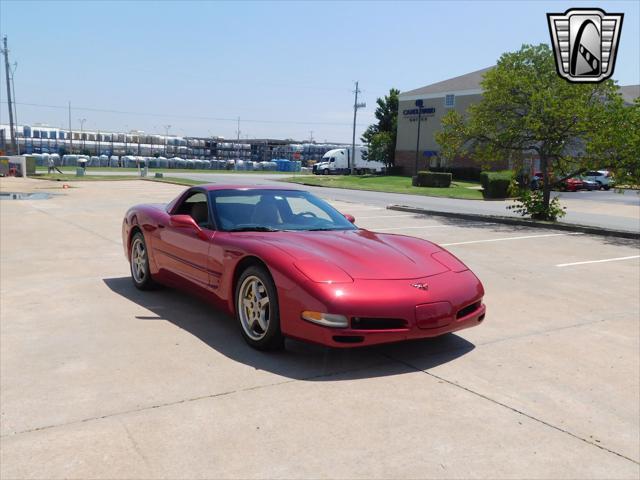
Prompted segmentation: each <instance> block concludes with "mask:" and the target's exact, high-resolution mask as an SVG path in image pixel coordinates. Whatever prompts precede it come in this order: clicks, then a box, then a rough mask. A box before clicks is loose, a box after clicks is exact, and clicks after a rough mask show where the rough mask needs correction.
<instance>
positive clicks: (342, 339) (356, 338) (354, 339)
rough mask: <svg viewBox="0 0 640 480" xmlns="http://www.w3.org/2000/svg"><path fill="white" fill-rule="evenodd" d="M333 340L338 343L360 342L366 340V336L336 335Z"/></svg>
mask: <svg viewBox="0 0 640 480" xmlns="http://www.w3.org/2000/svg"><path fill="white" fill-rule="evenodd" d="M333 340H334V341H335V342H338V343H360V342H362V341H363V340H364V337H361V336H359V335H358V336H352V335H334V336H333Z"/></svg>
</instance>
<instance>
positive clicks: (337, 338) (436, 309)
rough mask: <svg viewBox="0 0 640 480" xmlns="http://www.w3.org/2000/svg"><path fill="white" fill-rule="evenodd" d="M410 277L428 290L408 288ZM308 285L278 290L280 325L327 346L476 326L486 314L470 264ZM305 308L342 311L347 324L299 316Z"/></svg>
mask: <svg viewBox="0 0 640 480" xmlns="http://www.w3.org/2000/svg"><path fill="white" fill-rule="evenodd" d="M415 283H426V284H428V290H426V291H424V290H420V289H417V288H413V287H412V285H413V284H415ZM313 286H314V289H315V291H314V292H313V293H310V292H309V291H308V290H309V285H302V286H299V287H297V288H294V289H292V290H291V291H287V292H281V291H279V297H280V321H281V328H282V331H283V333H284V334H285V335H286V336H289V337H292V338H297V339H300V340H305V341H310V342H314V343H319V344H322V345H326V346H331V347H357V346H366V345H376V344H382V343H391V342H399V341H404V340H411V339H420V338H428V337H436V336H439V335H443V334H445V333H449V332H455V331H458V330H462V329H465V328H470V327H473V326H476V325H478V324H480V323H481V322H482V321H483V320H484V318H485V314H486V306H485V305H484V304H483V303H482V297H483V296H484V289H483V287H482V284H481V283H480V281H479V280H478V279H477V277H476V276H475V275H474V274H473V273H472V272H471V271H470V270H466V271H464V272H460V273H455V272H446V273H443V274H440V275H434V276H431V277H426V278H423V279H414V280H355V281H354V282H353V283H348V284H334V285H327V284H313ZM283 295H284V298H283ZM283 300H284V301H283ZM309 309H311V310H315V311H322V312H328V313H334V314H340V315H345V316H346V317H348V318H349V320H350V321H349V327H348V328H331V327H325V326H321V325H317V324H314V323H310V322H308V321H305V320H303V319H302V318H301V317H300V313H301V312H302V311H303V310H309Z"/></svg>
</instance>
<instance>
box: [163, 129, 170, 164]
mask: <svg viewBox="0 0 640 480" xmlns="http://www.w3.org/2000/svg"><path fill="white" fill-rule="evenodd" d="M170 128H171V125H165V126H164V156H165V158H166V156H167V137H168V136H169V129H170Z"/></svg>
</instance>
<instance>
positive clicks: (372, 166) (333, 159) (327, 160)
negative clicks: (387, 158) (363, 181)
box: [313, 147, 384, 175]
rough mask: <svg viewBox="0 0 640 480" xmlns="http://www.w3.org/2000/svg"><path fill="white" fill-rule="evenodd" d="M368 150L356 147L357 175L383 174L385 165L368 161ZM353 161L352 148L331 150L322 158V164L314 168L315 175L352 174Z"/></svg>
mask: <svg viewBox="0 0 640 480" xmlns="http://www.w3.org/2000/svg"><path fill="white" fill-rule="evenodd" d="M363 157H364V158H363ZM366 157H367V148H366V147H356V161H355V164H354V167H353V168H354V169H355V171H356V173H358V174H362V173H371V172H375V173H381V172H383V171H384V163H382V162H377V161H369V160H366ZM350 159H351V149H350V148H336V149H334V150H329V151H328V152H327V153H325V154H324V155H323V156H322V159H321V160H320V162H318V163H316V164H315V165H314V166H313V173H314V174H316V175H331V174H338V173H343V174H344V173H350V170H349V165H350Z"/></svg>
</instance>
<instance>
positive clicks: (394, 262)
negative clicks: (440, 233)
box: [260, 230, 449, 280]
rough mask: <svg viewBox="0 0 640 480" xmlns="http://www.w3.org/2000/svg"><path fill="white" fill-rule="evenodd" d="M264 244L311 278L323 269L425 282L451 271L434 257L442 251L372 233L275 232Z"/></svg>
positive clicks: (413, 240)
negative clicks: (282, 254) (292, 258)
mask: <svg viewBox="0 0 640 480" xmlns="http://www.w3.org/2000/svg"><path fill="white" fill-rule="evenodd" d="M260 240H261V241H262V242H266V243H268V244H270V245H272V246H274V247H277V248H279V249H281V250H283V251H285V252H286V253H288V254H289V255H291V256H292V257H294V263H295V264H296V266H297V267H298V268H300V269H301V270H303V272H304V273H306V274H307V275H308V276H310V274H313V272H312V271H318V270H323V265H324V266H327V265H331V267H332V268H333V267H338V268H339V269H341V270H343V271H344V272H345V273H347V274H348V275H349V276H350V277H351V278H354V279H368V280H398V279H413V278H422V277H428V276H431V275H437V274H439V273H444V272H446V271H448V270H449V269H448V268H447V267H445V266H444V265H443V264H442V263H440V262H438V261H436V260H435V259H434V258H432V256H431V255H432V254H433V253H436V252H439V251H441V250H442V249H441V248H440V247H438V246H437V245H434V244H433V243H430V242H427V241H425V240H420V239H417V238H413V237H406V236H402V235H390V234H378V233H374V232H370V231H368V230H343V231H330V232H275V233H273V234H269V235H261V239H260ZM332 268H329V269H328V270H329V271H331V270H332Z"/></svg>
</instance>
